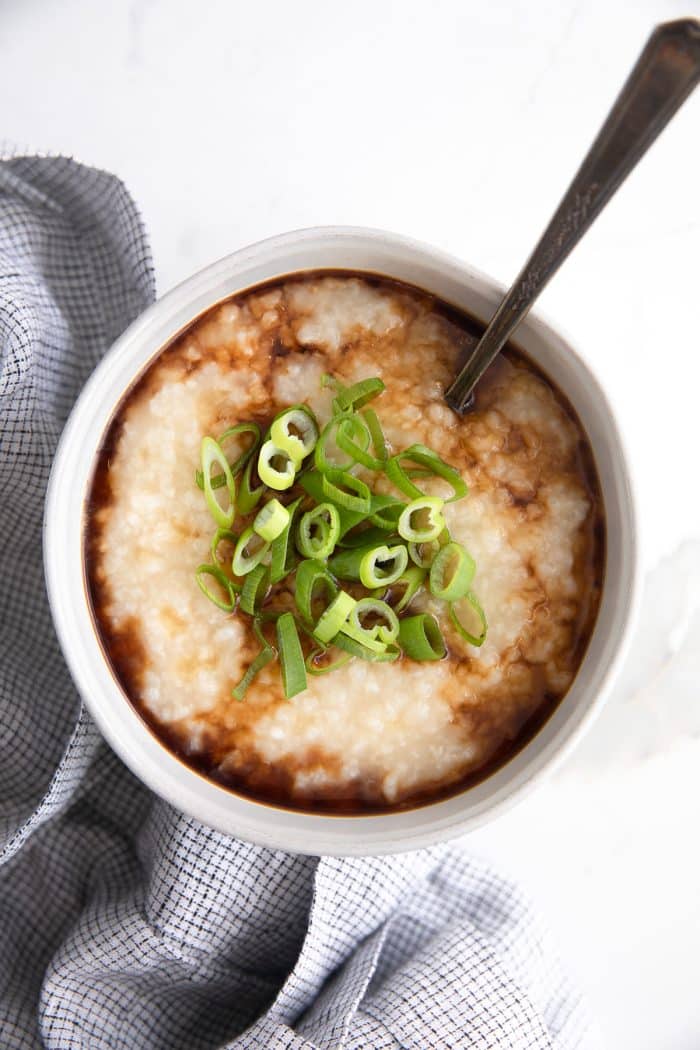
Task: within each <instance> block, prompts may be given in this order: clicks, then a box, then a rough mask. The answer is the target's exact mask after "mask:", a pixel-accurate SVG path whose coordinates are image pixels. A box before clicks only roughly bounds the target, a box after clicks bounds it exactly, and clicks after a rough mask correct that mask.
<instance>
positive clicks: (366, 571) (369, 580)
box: [360, 546, 408, 590]
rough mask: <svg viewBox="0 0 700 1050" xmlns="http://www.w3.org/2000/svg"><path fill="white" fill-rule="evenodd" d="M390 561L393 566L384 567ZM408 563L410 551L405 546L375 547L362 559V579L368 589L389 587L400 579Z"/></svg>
mask: <svg viewBox="0 0 700 1050" xmlns="http://www.w3.org/2000/svg"><path fill="white" fill-rule="evenodd" d="M386 563H388V564H389V565H391V566H392V567H391V568H382V567H381V565H382V564H386ZM407 565H408V551H407V550H406V548H405V547H403V546H396V547H387V546H382V547H374V548H373V549H372V550H370V551H365V553H364V555H363V556H362V558H361V559H360V581H361V582H362V583H363V584H364V586H365V587H366V588H367V589H368V590H375V589H376V588H377V587H382V586H384V587H388V586H389V585H390V584H392V583H394V582H395V581H396V580H398V578H399V576H401V574H402V573H403V572H404V571H405V569H406V566H407Z"/></svg>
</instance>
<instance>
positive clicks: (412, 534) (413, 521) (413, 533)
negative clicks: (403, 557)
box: [398, 496, 445, 543]
mask: <svg viewBox="0 0 700 1050" xmlns="http://www.w3.org/2000/svg"><path fill="white" fill-rule="evenodd" d="M444 506H445V501H444V500H442V499H439V498H438V497H437V496H421V497H420V499H414V500H411V502H410V503H409V504H408V506H407V507H406V508H405V509H404V510H403V511H402V512H401V516H400V517H399V521H398V532H399V536H401V537H402V538H403V539H404V540H410V541H411V542H412V543H430V541H431V540H436V539H437V538H438V536H439V535H440V533H441V532H442V530H443V529H444V528H445V519H444V517H443V514H442V508H443V507H444Z"/></svg>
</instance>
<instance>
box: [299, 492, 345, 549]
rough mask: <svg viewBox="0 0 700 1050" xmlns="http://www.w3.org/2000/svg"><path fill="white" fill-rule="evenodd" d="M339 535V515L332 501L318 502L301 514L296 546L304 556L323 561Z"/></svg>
mask: <svg viewBox="0 0 700 1050" xmlns="http://www.w3.org/2000/svg"><path fill="white" fill-rule="evenodd" d="M339 536H340V515H339V514H338V509H337V507H334V506H333V504H332V503H319V504H318V505H317V506H316V507H314V508H313V510H308V511H307V512H306V513H305V514H302V516H301V518H300V520H299V526H298V529H297V547H298V548H299V552H300V554H302V555H303V556H304V557H305V558H315V559H316V560H317V561H325V560H326V558H329V557H330V556H331V554H332V553H333V551H334V549H335V545H336V543H337V542H338V537H339Z"/></svg>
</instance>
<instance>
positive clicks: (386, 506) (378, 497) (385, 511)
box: [369, 492, 406, 532]
mask: <svg viewBox="0 0 700 1050" xmlns="http://www.w3.org/2000/svg"><path fill="white" fill-rule="evenodd" d="M405 506H406V504H405V503H403V502H402V500H400V499H396V497H395V496H385V495H384V494H383V493H381V492H373V493H372V513H371V514H370V516H369V520H370V521H371V522H372V524H373V525H377V526H378V527H379V528H380V529H384V531H385V532H396V529H397V526H398V523H399V518H400V517H401V514H402V513H403V510H404V508H405Z"/></svg>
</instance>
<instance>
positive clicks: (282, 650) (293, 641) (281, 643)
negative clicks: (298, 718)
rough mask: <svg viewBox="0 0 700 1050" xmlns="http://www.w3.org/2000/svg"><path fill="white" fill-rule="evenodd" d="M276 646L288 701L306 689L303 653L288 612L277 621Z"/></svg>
mask: <svg viewBox="0 0 700 1050" xmlns="http://www.w3.org/2000/svg"><path fill="white" fill-rule="evenodd" d="M277 645H278V648H279V654H280V664H281V667H282V684H283V686H284V695H285V696H286V697H287V699H288V700H290V699H291V698H292V697H293V696H296V695H297V693H302V692H303V691H304V690H305V689H306V668H305V667H304V653H303V652H302V649H301V642H300V641H299V632H298V631H297V625H296V621H295V619H294V616H293V615H292V613H290V612H286V613H282V615H281V616H280V618H279V620H278V621H277Z"/></svg>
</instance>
